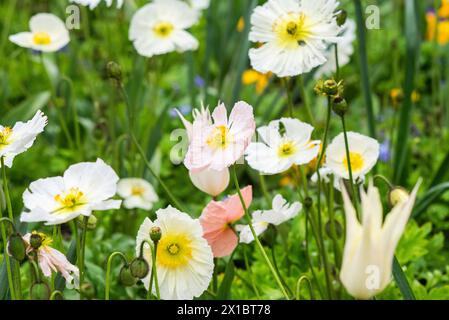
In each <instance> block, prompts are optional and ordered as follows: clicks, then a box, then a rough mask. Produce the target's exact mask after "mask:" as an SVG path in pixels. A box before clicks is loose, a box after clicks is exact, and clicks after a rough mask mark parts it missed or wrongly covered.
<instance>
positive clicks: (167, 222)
mask: <svg viewBox="0 0 449 320" xmlns="http://www.w3.org/2000/svg"><path fill="white" fill-rule="evenodd" d="M156 215H157V219H156V220H155V221H153V222H152V221H151V220H150V219H148V218H145V220H144V222H143V223H142V225H141V226H140V228H139V231H138V233H137V239H136V242H137V243H136V254H137V255H139V254H140V247H141V244H142V242H143V241H144V240H147V241H149V242H150V243H151V240H150V231H151V228H152V227H159V228H160V229H161V239H160V240H159V244H158V247H157V253H156V254H157V259H156V269H157V277H158V283H159V289H160V295H161V299H164V300H192V299H193V298H194V297H199V296H200V295H201V294H202V293H203V292H204V291H205V290H207V287H208V286H209V283H210V281H211V279H212V273H213V270H214V262H213V259H214V257H213V254H212V250H211V248H210V246H209V245H208V243H207V241H206V239H204V238H203V229H202V227H201V224H200V222H199V220H198V219H192V218H191V217H190V216H189V215H187V214H186V213H184V212H181V211H179V210H177V209H175V208H173V207H171V206H168V207H167V208H166V209H159V210H158V211H157V212H156ZM143 256H144V259H145V260H147V262H148V264H149V266H150V272H149V273H148V275H147V277H146V278H144V279H142V282H143V284H144V286H145V288H146V289H147V290H148V289H149V282H150V275H151V267H152V257H151V250H150V248H149V245H148V244H144V245H143ZM152 290H153V293H155V292H156V290H155V286H154V284H153V289H152Z"/></svg>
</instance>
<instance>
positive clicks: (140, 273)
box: [129, 257, 150, 279]
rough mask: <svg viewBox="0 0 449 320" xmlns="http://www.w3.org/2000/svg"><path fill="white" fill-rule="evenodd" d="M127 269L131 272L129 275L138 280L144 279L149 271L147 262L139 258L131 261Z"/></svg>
mask: <svg viewBox="0 0 449 320" xmlns="http://www.w3.org/2000/svg"><path fill="white" fill-rule="evenodd" d="M129 268H130V270H131V274H132V275H133V276H134V277H136V278H139V279H143V278H145V277H146V276H147V275H148V272H149V271H150V266H149V265H148V262H147V261H146V260H145V259H144V258H141V257H137V258H135V259H134V260H133V261H131V263H130V264H129Z"/></svg>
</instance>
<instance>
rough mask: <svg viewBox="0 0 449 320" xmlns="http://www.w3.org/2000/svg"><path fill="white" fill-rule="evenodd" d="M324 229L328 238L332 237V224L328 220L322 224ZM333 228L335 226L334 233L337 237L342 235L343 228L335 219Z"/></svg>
mask: <svg viewBox="0 0 449 320" xmlns="http://www.w3.org/2000/svg"><path fill="white" fill-rule="evenodd" d="M324 228H325V230H326V234H327V235H328V236H329V238H332V237H333V230H332V225H331V222H330V221H328V222H327V223H326V225H325V226H324ZM334 228H335V234H336V236H337V238H339V239H340V238H341V236H342V235H343V229H342V227H341V224H340V222H338V221H337V220H335V221H334Z"/></svg>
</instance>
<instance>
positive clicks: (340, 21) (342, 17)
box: [336, 9, 348, 27]
mask: <svg viewBox="0 0 449 320" xmlns="http://www.w3.org/2000/svg"><path fill="white" fill-rule="evenodd" d="M347 18H348V13H347V12H346V10H343V9H342V10H340V11H339V12H338V13H337V15H336V20H337V25H338V26H339V27H341V26H342V25H344V24H345V23H346V19H347Z"/></svg>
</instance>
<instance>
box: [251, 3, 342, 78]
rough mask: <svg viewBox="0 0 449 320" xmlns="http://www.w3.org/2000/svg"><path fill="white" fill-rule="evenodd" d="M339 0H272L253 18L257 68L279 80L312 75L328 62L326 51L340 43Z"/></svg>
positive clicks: (252, 56)
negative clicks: (337, 20)
mask: <svg viewBox="0 0 449 320" xmlns="http://www.w3.org/2000/svg"><path fill="white" fill-rule="evenodd" d="M337 6H338V2H337V1H335V0H314V1H299V0H268V1H267V2H266V3H265V4H264V5H262V6H258V7H256V8H255V9H254V12H253V14H252V15H251V30H250V33H249V40H250V41H252V42H261V43H263V45H262V46H260V47H258V48H252V49H250V50H249V58H250V60H251V65H252V67H253V69H255V70H257V71H259V72H261V73H267V72H273V73H274V74H276V75H277V76H278V77H289V76H296V75H299V74H302V73H305V72H309V71H310V70H312V69H313V68H315V67H317V66H319V65H321V64H323V63H324V62H326V56H325V51H326V49H327V47H328V45H329V44H330V43H333V42H335V41H337V39H338V37H337V36H338V33H339V27H338V25H337V23H336V20H335V17H334V12H335V9H336V8H337Z"/></svg>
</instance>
